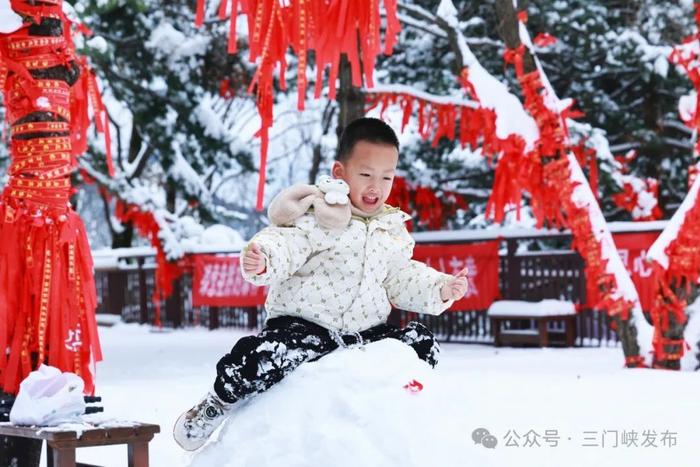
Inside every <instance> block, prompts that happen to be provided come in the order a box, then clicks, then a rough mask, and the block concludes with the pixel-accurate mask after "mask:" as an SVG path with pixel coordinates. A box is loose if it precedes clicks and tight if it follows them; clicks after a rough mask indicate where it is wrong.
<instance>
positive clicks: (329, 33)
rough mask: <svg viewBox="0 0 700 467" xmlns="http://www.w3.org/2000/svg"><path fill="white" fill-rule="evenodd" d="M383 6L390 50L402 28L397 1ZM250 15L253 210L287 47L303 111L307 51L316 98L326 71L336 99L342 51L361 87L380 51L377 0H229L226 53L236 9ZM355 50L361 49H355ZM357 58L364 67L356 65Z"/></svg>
mask: <svg viewBox="0 0 700 467" xmlns="http://www.w3.org/2000/svg"><path fill="white" fill-rule="evenodd" d="M383 1H384V7H385V9H386V23H385V34H384V37H385V43H384V47H383V51H384V53H385V54H387V55H389V54H391V51H392V49H393V47H394V44H395V42H396V37H397V36H398V33H399V31H400V29H401V25H400V24H399V21H398V18H397V14H396V0H383ZM227 3H228V2H227V0H220V3H219V9H218V15H219V18H221V19H224V18H225V17H226V12H227ZM239 3H240V9H241V11H242V12H243V13H244V14H245V15H246V17H247V20H248V31H249V47H250V57H249V58H250V61H251V62H253V63H257V64H258V68H257V70H256V72H255V75H254V77H253V80H252V81H251V83H250V87H249V92H250V91H252V90H253V89H256V95H257V107H258V113H259V114H260V119H261V124H260V130H258V132H257V134H256V136H259V137H260V142H261V147H260V173H259V178H258V193H257V200H256V209H258V210H262V208H263V193H264V188H265V171H266V164H267V150H268V144H269V143H268V141H269V129H270V127H271V126H272V121H273V112H272V105H273V98H272V91H273V73H274V69H275V68H276V67H279V80H280V87H281V88H282V89H285V87H286V84H285V78H284V73H285V70H286V68H287V60H286V57H285V54H286V52H287V50H288V49H289V48H290V47H291V48H292V49H293V50H294V52H295V53H296V55H297V56H298V57H299V63H298V72H297V81H298V82H297V93H298V101H297V106H298V108H299V110H303V108H304V101H305V99H306V87H307V78H306V66H307V53H308V52H309V51H310V50H313V51H314V52H315V54H314V55H315V60H316V70H317V77H316V88H315V93H314V94H315V97H317V98H318V97H319V96H320V95H321V89H322V83H323V73H324V72H325V69H326V67H327V66H328V67H329V68H330V70H329V78H328V84H329V98H330V99H335V92H336V89H335V81H336V79H337V77H338V72H339V66H340V55H341V54H346V56H347V58H348V61H349V62H350V67H351V70H352V82H353V85H354V86H356V87H360V86H362V81H363V80H362V77H363V75H364V79H365V82H366V83H367V86H369V87H372V86H373V85H374V82H373V73H374V62H375V60H376V57H377V55H379V53H380V52H381V51H382V47H381V44H380V34H381V33H380V30H381V26H382V24H381V21H380V13H379V3H380V0H328V1H321V0H285V1H281V0H231V1H230V3H229V4H228V9H229V11H230V17H231V26H230V31H229V44H228V51H229V53H235V52H236V18H237V16H238V9H239ZM204 7H205V0H197V8H196V15H195V25H197V26H201V25H202V24H203V22H204V10H205V8H204ZM358 49H359V53H358ZM360 61H361V62H362V66H360Z"/></svg>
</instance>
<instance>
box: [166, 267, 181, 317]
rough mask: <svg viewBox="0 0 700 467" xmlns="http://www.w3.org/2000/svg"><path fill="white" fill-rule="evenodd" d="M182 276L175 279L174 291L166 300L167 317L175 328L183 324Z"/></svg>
mask: <svg viewBox="0 0 700 467" xmlns="http://www.w3.org/2000/svg"><path fill="white" fill-rule="evenodd" d="M181 291H182V278H180V279H177V280H175V283H174V284H173V293H172V294H170V296H169V297H168V298H167V299H166V300H165V317H166V319H167V320H168V321H170V322H171V323H173V327H174V328H179V327H181V326H182V310H183V307H182V293H181Z"/></svg>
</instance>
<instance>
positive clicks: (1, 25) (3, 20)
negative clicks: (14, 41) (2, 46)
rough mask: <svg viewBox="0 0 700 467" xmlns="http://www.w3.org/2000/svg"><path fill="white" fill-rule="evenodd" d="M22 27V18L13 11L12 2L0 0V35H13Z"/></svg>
mask: <svg viewBox="0 0 700 467" xmlns="http://www.w3.org/2000/svg"><path fill="white" fill-rule="evenodd" d="M21 27H22V17H21V16H19V15H18V14H17V13H15V12H14V10H12V7H11V6H10V0H0V33H2V34H11V33H13V32H15V31H16V30H18V29H19V28H21Z"/></svg>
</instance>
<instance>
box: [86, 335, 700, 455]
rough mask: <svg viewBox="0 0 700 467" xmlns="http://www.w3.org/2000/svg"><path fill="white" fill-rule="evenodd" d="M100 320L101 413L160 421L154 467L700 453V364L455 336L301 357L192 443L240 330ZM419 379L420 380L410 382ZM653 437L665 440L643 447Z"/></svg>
mask: <svg viewBox="0 0 700 467" xmlns="http://www.w3.org/2000/svg"><path fill="white" fill-rule="evenodd" d="M100 331H101V338H102V344H103V348H104V354H105V361H104V362H103V363H101V364H100V365H99V367H98V374H97V384H98V394H99V395H101V396H102V397H103V401H104V405H105V409H106V413H105V414H104V415H102V416H101V418H105V417H107V418H117V419H131V420H139V421H143V422H152V423H158V424H160V425H161V430H162V432H161V433H160V434H159V435H156V437H155V439H154V440H153V441H152V442H151V444H150V448H151V451H150V454H151V456H150V457H151V465H152V466H155V467H176V466H185V465H192V466H198V467H199V466H202V467H203V466H207V467H219V466H222V467H223V466H253V467H264V466H273V465H274V466H280V465H284V466H333V467H336V466H351V465H352V466H356V465H366V466H372V467H374V466H400V467H408V466H479V467H484V466H509V467H510V466H519V467H520V466H533V467H544V466H557V467H560V466H567V467H568V466H591V465H596V467H600V466H608V465H610V466H613V465H614V466H647V465H648V466H652V465H653V466H658V465H676V466H679V467H680V466H683V467H684V466H696V465H698V462H699V459H700V453H699V452H698V450H697V442H698V439H700V423H699V421H698V418H699V417H698V415H700V411H699V410H698V409H697V407H698V403H697V400H698V394H700V374H698V373H697V372H670V371H652V370H624V369H622V368H621V364H622V353H621V350H620V349H619V348H614V347H609V348H605V347H603V348H585V349H511V348H500V349H495V348H493V347H490V346H484V345H459V344H450V345H443V351H442V356H441V361H440V364H439V365H438V367H437V368H436V369H435V370H431V369H430V368H429V367H428V366H427V365H426V364H424V363H423V362H421V361H419V360H418V359H417V358H415V354H414V353H413V351H412V350H411V349H409V348H408V347H405V346H404V345H403V344H400V343H399V342H398V341H386V342H379V343H375V344H371V345H369V346H367V347H365V348H364V350H362V349H358V348H355V349H348V350H342V351H338V352H336V353H334V354H331V355H329V356H327V357H324V358H323V359H321V360H319V361H317V362H314V363H309V364H306V365H303V366H302V367H300V368H299V369H298V370H297V371H296V372H295V373H293V374H292V375H291V376H290V377H288V378H287V379H286V380H285V381H283V382H282V383H280V384H279V385H278V386H275V387H273V388H272V389H271V390H270V391H268V392H267V393H265V394H262V395H260V396H258V397H257V398H255V399H252V400H251V401H250V402H248V403H246V404H244V405H241V406H240V407H239V409H238V410H236V411H235V413H234V415H233V416H232V417H231V419H230V423H228V424H227V425H225V426H224V428H223V430H221V431H220V432H219V433H215V435H214V438H215V441H213V442H211V443H210V444H208V445H206V446H205V447H204V448H203V449H202V450H201V451H200V452H198V453H195V454H189V453H185V452H184V451H182V450H180V449H179V448H178V447H177V446H176V444H175V443H174V441H173V440H172V435H171V432H172V424H173V422H174V420H175V419H176V417H177V416H178V415H179V414H180V412H182V411H183V410H185V409H186V408H188V407H189V406H191V405H192V404H193V403H194V402H196V401H197V399H198V398H199V396H201V395H202V394H203V393H204V392H205V391H206V390H207V389H208V388H209V386H210V385H211V383H212V378H213V374H214V365H215V363H216V361H217V359H218V358H219V356H220V355H221V354H223V353H224V352H226V351H227V350H228V349H229V348H230V347H231V345H232V344H233V343H234V342H235V340H236V339H237V338H239V337H241V336H242V335H244V333H242V332H240V331H232V330H217V331H212V332H210V331H206V330H203V329H194V330H192V329H190V330H180V331H171V332H152V331H150V329H149V327H146V326H138V325H125V324H118V325H116V326H114V327H111V328H102V327H101V328H100ZM413 379H415V380H417V381H418V382H420V383H421V384H422V385H423V390H422V391H420V392H417V393H411V392H409V391H408V390H406V389H404V388H403V386H404V385H405V384H406V383H408V382H409V381H410V380H413ZM479 428H483V429H486V430H488V431H489V432H490V434H491V435H493V437H494V438H495V442H496V443H497V444H496V446H495V447H494V448H492V449H489V448H486V447H484V445H482V444H476V443H475V442H474V441H473V433H474V431H475V430H477V429H479ZM615 430H617V433H615ZM623 431H624V432H625V436H626V441H627V442H626V443H623V439H622V438H623ZM645 431H646V432H648V433H651V432H655V434H656V436H655V437H654V438H652V437H651V436H650V435H649V436H645V435H644V432H645ZM528 432H529V434H527V433H528ZM631 432H636V433H637V439H636V444H637V447H634V445H633V444H632V443H631V442H630V441H629V439H630V438H629V434H630V433H631ZM664 432H667V434H666V436H665V437H664V435H663V433H664ZM481 434H482V436H483V432H481ZM515 434H517V436H516V435H515ZM546 435H550V436H546ZM615 436H617V444H618V447H613V446H614V444H615ZM474 437H476V438H477V439H478V438H479V436H475V435H474ZM557 437H558V438H557ZM494 438H489V439H488V441H485V442H484V444H489V445H493V442H494ZM652 440H653V444H654V445H656V446H657V447H653V446H646V447H643V445H644V444H645V443H646V444H649V443H650V442H651V441H652ZM509 444H517V446H514V445H513V446H508V445H509ZM538 444H539V446H538ZM603 444H604V446H603ZM586 445H591V446H586ZM77 457H78V461H80V462H87V463H93V464H99V465H104V466H122V465H125V464H126V448H125V447H100V448H89V449H80V450H78V455H77Z"/></svg>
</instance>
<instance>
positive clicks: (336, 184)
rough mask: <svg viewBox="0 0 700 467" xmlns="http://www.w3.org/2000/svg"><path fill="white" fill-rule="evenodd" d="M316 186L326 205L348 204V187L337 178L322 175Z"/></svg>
mask: <svg viewBox="0 0 700 467" xmlns="http://www.w3.org/2000/svg"><path fill="white" fill-rule="evenodd" d="M317 186H318V187H319V188H320V189H321V191H322V192H323V193H324V195H323V198H324V199H325V200H326V203H328V204H348V202H349V201H350V200H349V198H348V195H349V194H350V187H349V186H348V184H347V183H345V181H343V180H341V179H339V178H331V177H329V176H328V175H324V176H322V177H321V178H320V179H319V181H318V184H317Z"/></svg>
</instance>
